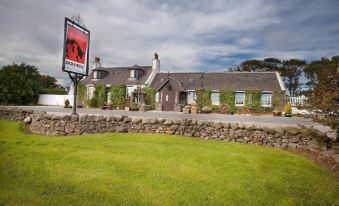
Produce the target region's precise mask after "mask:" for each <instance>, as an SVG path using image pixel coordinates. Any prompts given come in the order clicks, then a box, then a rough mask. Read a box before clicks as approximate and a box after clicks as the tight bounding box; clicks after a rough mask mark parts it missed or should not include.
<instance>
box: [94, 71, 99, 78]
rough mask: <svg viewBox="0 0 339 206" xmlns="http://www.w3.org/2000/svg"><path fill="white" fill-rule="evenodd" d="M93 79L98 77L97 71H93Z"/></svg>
mask: <svg viewBox="0 0 339 206" xmlns="http://www.w3.org/2000/svg"><path fill="white" fill-rule="evenodd" d="M93 79H98V71H93Z"/></svg>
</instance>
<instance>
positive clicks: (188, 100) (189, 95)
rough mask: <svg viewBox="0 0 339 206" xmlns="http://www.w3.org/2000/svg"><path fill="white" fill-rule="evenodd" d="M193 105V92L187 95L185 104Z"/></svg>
mask: <svg viewBox="0 0 339 206" xmlns="http://www.w3.org/2000/svg"><path fill="white" fill-rule="evenodd" d="M192 103H195V92H188V93H187V104H192Z"/></svg>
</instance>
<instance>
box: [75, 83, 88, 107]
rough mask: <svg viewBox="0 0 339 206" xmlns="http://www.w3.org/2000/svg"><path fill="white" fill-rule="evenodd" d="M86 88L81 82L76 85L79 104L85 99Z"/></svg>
mask: <svg viewBox="0 0 339 206" xmlns="http://www.w3.org/2000/svg"><path fill="white" fill-rule="evenodd" d="M86 90H87V89H86V85H84V84H81V83H80V84H78V85H77V101H78V102H79V103H81V104H84V103H85V101H86Z"/></svg>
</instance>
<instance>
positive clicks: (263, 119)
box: [18, 106, 320, 127]
mask: <svg viewBox="0 0 339 206" xmlns="http://www.w3.org/2000/svg"><path fill="white" fill-rule="evenodd" d="M18 107H20V108H22V109H27V110H37V111H46V112H47V113H50V114H64V113H66V114H70V113H71V112H72V110H71V109H65V108H62V107H56V106H18ZM77 112H78V113H79V114H80V115H81V114H99V115H100V114H101V115H126V116H130V117H155V118H173V119H174V118H175V119H184V118H187V119H197V120H214V121H238V122H244V123H256V124H261V123H262V124H275V125H297V124H302V125H309V126H311V125H313V126H316V127H318V126H320V125H319V124H317V123H315V122H312V121H311V120H310V119H304V118H300V117H273V116H270V115H262V116H245V115H222V114H183V113H181V112H161V111H149V112H133V111H123V110H99V109H77Z"/></svg>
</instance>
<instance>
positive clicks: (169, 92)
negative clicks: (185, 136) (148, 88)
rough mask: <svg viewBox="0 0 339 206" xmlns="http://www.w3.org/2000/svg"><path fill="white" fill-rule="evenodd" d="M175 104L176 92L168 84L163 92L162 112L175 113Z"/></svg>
mask: <svg viewBox="0 0 339 206" xmlns="http://www.w3.org/2000/svg"><path fill="white" fill-rule="evenodd" d="M174 102H175V90H174V89H173V88H172V87H171V85H170V84H167V85H165V86H164V87H163V90H162V110H163V111H173V108H174Z"/></svg>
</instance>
